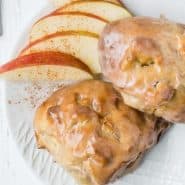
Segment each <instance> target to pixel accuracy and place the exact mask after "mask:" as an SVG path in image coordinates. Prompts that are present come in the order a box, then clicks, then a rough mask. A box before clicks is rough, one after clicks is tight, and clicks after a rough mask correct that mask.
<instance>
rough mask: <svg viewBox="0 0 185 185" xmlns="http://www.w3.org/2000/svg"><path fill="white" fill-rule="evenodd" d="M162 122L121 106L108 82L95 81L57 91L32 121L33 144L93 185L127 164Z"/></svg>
mask: <svg viewBox="0 0 185 185" xmlns="http://www.w3.org/2000/svg"><path fill="white" fill-rule="evenodd" d="M168 125H169V124H168V123H162V121H161V120H160V119H158V118H155V117H154V116H149V115H146V114H144V113H141V112H139V111H137V110H134V109H132V108H130V107H128V106H126V105H125V104H124V102H123V99H122V97H121V95H120V94H119V93H118V92H117V91H116V90H115V89H114V88H113V86H112V85H111V84H110V83H105V82H101V81H97V80H88V81H83V82H80V83H78V84H74V85H70V86H68V87H65V88H63V89H60V90H58V91H57V92H55V93H54V94H53V95H52V96H51V97H50V98H49V99H48V100H47V101H46V102H44V103H43V104H42V105H41V106H40V107H39V108H38V110H37V113H36V117H35V121H34V127H35V133H36V135H37V142H38V145H39V146H40V147H44V148H46V149H47V150H48V151H49V152H50V153H51V154H52V155H53V156H54V158H55V160H56V161H57V162H58V163H59V164H61V165H63V166H64V167H66V168H67V169H68V170H70V171H72V172H74V173H75V174H77V176H78V178H79V176H80V181H85V183H86V184H87V182H88V183H89V184H93V185H104V184H105V183H107V182H108V181H110V180H111V179H112V178H114V177H115V176H117V175H119V174H120V169H121V171H125V170H126V169H127V168H130V167H131V166H132V165H133V164H134V163H135V161H136V160H137V158H138V157H139V156H140V155H141V154H143V153H144V152H145V151H146V150H147V149H149V148H150V147H151V146H153V145H154V144H155V143H156V142H157V140H158V136H159V134H160V133H161V132H162V131H163V130H164V129H166V128H163V127H165V126H168ZM116 172H117V173H116Z"/></svg>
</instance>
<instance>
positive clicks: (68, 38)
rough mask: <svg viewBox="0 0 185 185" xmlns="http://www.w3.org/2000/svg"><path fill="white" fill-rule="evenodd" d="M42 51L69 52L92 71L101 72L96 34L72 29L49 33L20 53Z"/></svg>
mask: <svg viewBox="0 0 185 185" xmlns="http://www.w3.org/2000/svg"><path fill="white" fill-rule="evenodd" d="M43 51H55V52H62V53H67V54H70V55H72V56H74V57H76V58H78V59H79V60H81V61H82V62H83V63H85V64H86V65H87V66H88V67H89V68H90V69H91V71H92V72H93V73H100V72H101V70H100V65H99V60H98V35H96V34H92V33H88V32H74V31H68V32H61V33H55V34H51V35H48V36H46V37H44V38H42V39H40V40H37V41H35V42H33V43H31V44H30V45H28V46H27V47H26V48H25V49H24V50H23V51H22V52H21V55H26V54H30V53H37V52H43Z"/></svg>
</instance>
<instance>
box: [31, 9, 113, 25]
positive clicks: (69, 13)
mask: <svg viewBox="0 0 185 185" xmlns="http://www.w3.org/2000/svg"><path fill="white" fill-rule="evenodd" d="M59 15H84V16H87V17H92V18H95V19H98V20H101V21H103V22H105V23H109V22H110V21H108V20H106V19H104V18H102V17H100V16H98V15H94V14H90V13H86V12H79V11H74V12H60V13H59V12H56V11H53V12H51V13H50V14H48V15H46V16H44V17H42V18H41V19H39V20H38V21H37V22H35V23H34V25H35V24H37V23H38V22H40V21H41V20H43V19H45V18H47V17H50V16H59Z"/></svg>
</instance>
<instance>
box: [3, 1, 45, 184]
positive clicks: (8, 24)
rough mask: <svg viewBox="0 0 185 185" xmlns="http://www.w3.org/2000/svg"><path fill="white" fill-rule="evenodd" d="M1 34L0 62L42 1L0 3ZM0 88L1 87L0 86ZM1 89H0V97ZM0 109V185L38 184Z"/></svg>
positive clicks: (13, 45)
mask: <svg viewBox="0 0 185 185" xmlns="http://www.w3.org/2000/svg"><path fill="white" fill-rule="evenodd" d="M2 1H3V5H2V6H3V7H2V8H3V28H4V34H3V36H2V37H0V63H1V64H2V63H4V62H6V61H8V60H9V59H10V58H11V55H12V52H13V49H14V47H15V43H16V42H17V39H18V38H19V37H20V35H21V33H22V31H24V28H25V26H26V25H27V24H28V22H29V21H31V20H33V18H34V17H35V15H37V14H38V12H39V10H40V9H41V8H43V6H44V5H45V3H46V0H31V1H29V0H2ZM1 87H2V86H1ZM1 95H2V89H0V97H1ZM1 102H2V100H1ZM4 116H5V115H4V112H3V110H2V106H1V107H0V185H33V184H34V185H40V184H41V183H40V182H38V180H37V179H36V177H35V176H34V175H33V174H32V172H31V171H30V170H29V168H28V167H27V165H26V163H25V162H24V160H23V158H22V156H21V155H20V152H19V151H18V150H17V148H16V145H15V142H14V141H13V139H12V137H11V135H10V130H9V127H8V125H7V123H6V122H5V119H4Z"/></svg>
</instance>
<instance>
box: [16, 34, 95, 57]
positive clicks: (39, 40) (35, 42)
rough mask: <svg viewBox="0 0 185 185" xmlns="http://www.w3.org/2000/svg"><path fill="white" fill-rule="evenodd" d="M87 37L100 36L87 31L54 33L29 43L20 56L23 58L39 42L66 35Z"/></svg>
mask: <svg viewBox="0 0 185 185" xmlns="http://www.w3.org/2000/svg"><path fill="white" fill-rule="evenodd" d="M80 34H83V35H86V36H89V37H94V38H97V39H98V38H99V35H97V34H95V33H90V32H86V31H63V32H57V33H53V34H50V35H47V36H45V37H42V38H41V39H37V40H36V41H33V42H31V43H29V44H28V45H27V46H26V47H25V48H24V49H23V50H22V51H20V53H19V56H22V55H23V54H24V52H25V51H26V50H27V49H29V48H30V47H32V46H33V45H34V44H37V43H39V42H42V41H45V40H48V39H50V38H52V37H61V36H66V35H80Z"/></svg>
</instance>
